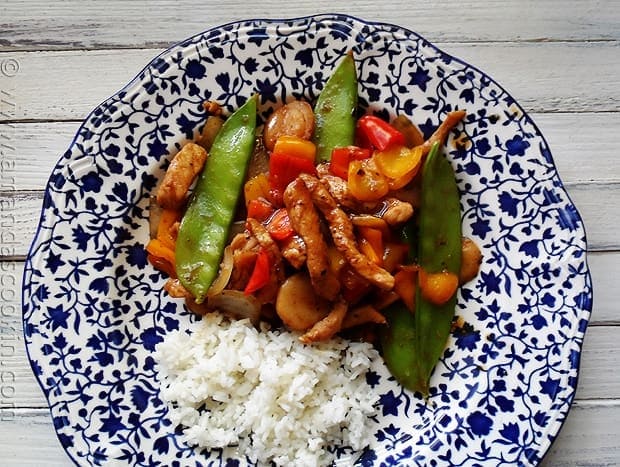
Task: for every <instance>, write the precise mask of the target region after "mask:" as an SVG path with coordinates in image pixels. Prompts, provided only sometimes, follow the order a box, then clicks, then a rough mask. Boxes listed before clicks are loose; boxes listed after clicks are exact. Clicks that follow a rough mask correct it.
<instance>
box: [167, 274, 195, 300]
mask: <svg viewBox="0 0 620 467" xmlns="http://www.w3.org/2000/svg"><path fill="white" fill-rule="evenodd" d="M164 290H165V291H166V292H168V295H170V296H171V297H174V298H189V297H192V294H191V292H190V291H189V290H187V289H186V288H185V287H183V284H181V281H180V280H179V279H173V278H170V279H168V280H167V281H166V283H165V284H164Z"/></svg>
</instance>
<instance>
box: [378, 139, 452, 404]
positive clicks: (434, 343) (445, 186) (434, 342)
mask: <svg viewBox="0 0 620 467" xmlns="http://www.w3.org/2000/svg"><path fill="white" fill-rule="evenodd" d="M418 222H419V225H418V235H417V236H416V239H417V262H418V265H419V267H420V268H421V269H423V270H424V271H426V272H427V273H437V272H442V271H447V272H451V273H454V274H458V272H459V269H460V264H461V214H460V203H459V192H458V187H457V185H456V180H455V177H454V171H453V169H452V166H451V164H450V162H449V161H448V160H447V159H446V158H445V157H444V156H443V154H442V153H441V151H439V144H438V143H435V144H434V145H433V147H432V148H431V150H430V152H429V154H428V156H427V159H426V161H425V163H424V167H423V172H422V196H421V202H420V209H419V221H418ZM412 287H416V307H415V313H413V314H412V313H411V312H410V311H409V310H408V309H407V308H406V307H405V306H404V305H402V304H400V303H397V304H394V305H393V306H392V307H390V308H389V309H388V310H387V311H386V318H387V319H388V326H386V327H385V330H384V331H383V332H382V334H381V345H382V351H383V356H384V359H385V361H386V364H387V366H388V368H389V369H390V371H391V373H392V374H393V375H394V377H395V378H396V379H397V380H398V381H399V382H400V383H401V384H402V385H403V386H405V387H406V388H408V389H411V390H413V391H419V392H420V393H422V394H424V395H427V394H428V390H429V379H430V376H431V373H432V371H433V368H434V367H435V365H436V364H437V362H438V361H439V358H440V357H441V355H442V354H443V351H444V349H445V346H446V341H447V339H448V337H449V335H450V327H451V323H452V319H453V317H454V309H455V307H456V293H455V294H453V296H452V297H451V298H450V299H449V300H448V301H447V302H445V303H444V304H442V305H436V304H433V303H431V302H430V301H428V300H427V299H425V298H424V297H423V296H422V293H420V287H419V285H414V284H412Z"/></svg>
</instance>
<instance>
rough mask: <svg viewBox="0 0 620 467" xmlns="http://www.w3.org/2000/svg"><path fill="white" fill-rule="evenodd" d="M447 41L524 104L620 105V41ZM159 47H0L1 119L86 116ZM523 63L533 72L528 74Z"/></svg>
mask: <svg viewBox="0 0 620 467" xmlns="http://www.w3.org/2000/svg"><path fill="white" fill-rule="evenodd" d="M594 47H596V49H595V48H594ZM444 49H445V51H446V52H448V53H451V54H453V55H455V56H457V57H460V58H462V59H464V60H466V61H467V62H469V63H471V64H473V65H475V66H477V67H479V68H481V69H483V70H485V72H487V73H488V74H489V75H490V76H491V77H493V78H494V79H496V80H497V81H498V82H499V83H501V84H502V86H504V88H505V89H507V90H508V91H509V92H510V93H511V94H512V96H513V97H514V98H515V99H516V100H517V102H519V103H520V104H521V105H522V106H523V107H524V108H525V110H526V111H534V112H559V111H562V112H617V111H619V110H620V99H618V97H617V96H615V94H614V92H613V90H614V89H615V88H617V87H620V61H619V60H617V59H616V58H617V57H618V56H620V42H604V43H599V44H596V45H593V44H591V43H566V42H561V43H500V44H497V43H482V44H447V45H446V47H444ZM593 50H596V54H594V53H593ZM161 51H162V50H161V49H129V50H119V49H113V50H93V51H73V50H72V51H61V52H14V53H0V62H1V61H2V60H8V59H11V60H16V61H17V62H18V63H19V64H20V68H19V71H18V74H17V75H16V76H13V77H6V76H3V75H1V74H0V89H2V90H3V92H4V93H5V94H7V95H5V96H3V99H2V100H0V105H2V107H0V110H1V111H0V123H2V122H7V121H24V120H26V121H30V120H69V119H70V120H82V119H84V118H85V117H86V116H87V115H88V113H89V112H90V111H91V110H93V108H94V107H95V106H96V105H98V104H99V103H100V102H102V101H104V100H105V99H106V98H108V97H109V96H111V95H112V94H114V93H115V92H116V91H118V90H119V89H120V88H122V87H123V86H124V85H125V84H127V83H128V82H129V81H130V80H131V79H132V78H133V77H134V76H135V75H136V74H137V73H139V71H140V70H141V69H142V68H143V67H144V66H146V65H147V64H148V63H149V62H150V61H151V60H152V59H153V58H154V57H156V56H157V55H158V54H159V53H160V52H161ZM577 64H578V65H579V66H576V65H577ZM524 69H527V75H528V76H527V79H524V78H523V75H522V70H524ZM594 69H595V70H596V73H592V70H594ZM41 76H45V77H46V78H45V86H41V81H40V80H41ZM17 83H19V92H17V91H16V87H15V86H16V84H17Z"/></svg>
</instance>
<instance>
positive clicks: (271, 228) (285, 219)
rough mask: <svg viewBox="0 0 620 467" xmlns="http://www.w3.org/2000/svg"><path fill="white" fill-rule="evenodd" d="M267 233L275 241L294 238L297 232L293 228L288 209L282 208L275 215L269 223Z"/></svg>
mask: <svg viewBox="0 0 620 467" xmlns="http://www.w3.org/2000/svg"><path fill="white" fill-rule="evenodd" d="M267 232H269V234H270V235H271V237H272V238H273V239H274V240H286V239H287V238H290V237H292V236H293V234H294V233H295V231H294V230H293V227H292V226H291V219H290V217H289V216H288V211H287V210H286V209H284V208H280V209H278V210H277V211H276V212H274V213H273V216H271V218H270V219H269V222H268V223H267Z"/></svg>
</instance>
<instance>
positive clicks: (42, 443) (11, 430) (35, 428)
mask: <svg viewBox="0 0 620 467" xmlns="http://www.w3.org/2000/svg"><path fill="white" fill-rule="evenodd" d="M0 452H1V453H2V465H3V466H6V467H9V466H20V467H24V466H28V467H40V466H42V465H44V466H46V467H66V466H68V465H71V464H72V462H71V460H70V459H69V457H68V456H67V454H66V453H65V451H64V449H63V448H62V446H61V445H60V442H59V441H58V438H57V437H56V431H55V430H54V425H53V424H52V419H51V417H50V415H49V411H48V410H47V409H10V410H2V411H0Z"/></svg>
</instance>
